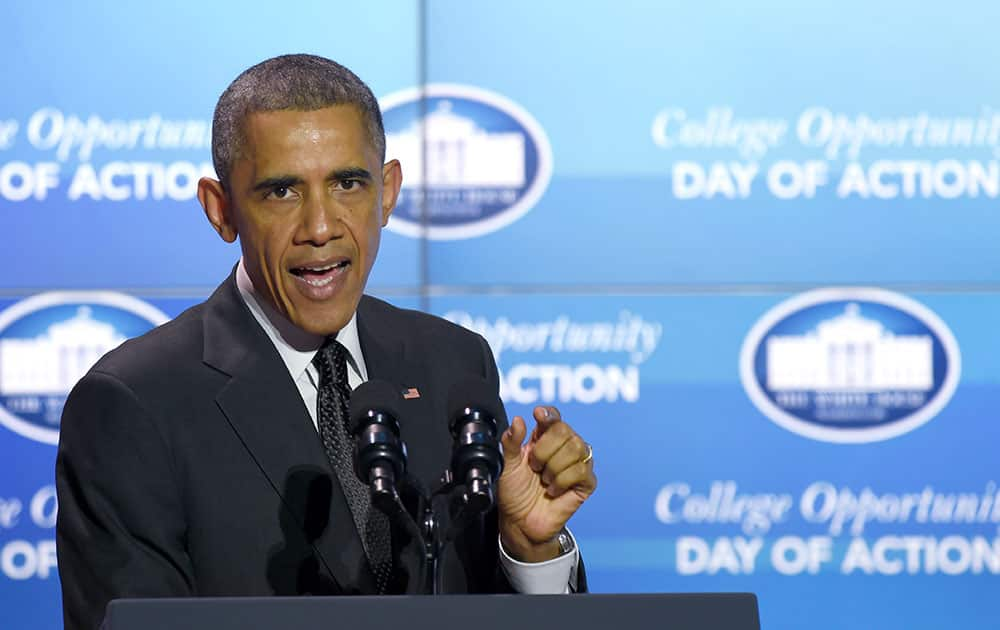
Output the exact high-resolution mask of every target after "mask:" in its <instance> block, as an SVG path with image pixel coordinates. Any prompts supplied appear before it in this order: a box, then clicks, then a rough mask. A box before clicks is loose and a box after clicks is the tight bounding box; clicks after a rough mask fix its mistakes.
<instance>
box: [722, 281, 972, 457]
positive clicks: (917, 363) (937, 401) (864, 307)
mask: <svg viewBox="0 0 1000 630" xmlns="http://www.w3.org/2000/svg"><path fill="white" fill-rule="evenodd" d="M960 371H961V358H960V355H959V349H958V343H957V342H956V341H955V337H954V336H953V335H952V333H951V331H950V330H949V329H948V327H947V326H946V325H945V323H944V322H943V321H941V319H940V318H939V317H938V316H937V315H935V314H934V313H933V312H932V311H931V310H930V309H928V308H927V307H925V306H924V305H922V304H920V303H919V302H916V301H915V300H912V299H910V298H908V297H906V296H903V295H900V294H898V293H893V292H891V291H886V290H883V289H874V288H849V287H848V288H829V289H819V290H815V291H809V292H807V293H803V294H801V295H797V296H795V297H793V298H790V299H788V300H786V301H784V302H782V303H780V304H778V305H777V306H775V307H774V308H772V309H771V310H770V311H768V312H767V313H765V314H764V316H763V317H761V319H760V320H759V321H758V322H757V323H756V324H755V325H754V327H753V328H752V329H751V330H750V333H749V334H748V335H747V338H746V340H745V341H744V343H743V349H742V351H741V352H740V379H741V380H742V382H743V387H744V389H745V390H746V392H747V395H748V396H749V397H750V400H752V401H753V403H754V405H756V406H757V408H758V409H759V410H760V411H761V412H762V413H763V414H764V415H766V416H767V417H768V418H770V419H771V420H772V421H774V422H775V423H776V424H778V425H779V426H781V427H784V428H785V429H788V430H789V431H792V432H794V433H798V434H799V435H803V436H805V437H808V438H812V439H814V440H821V441H824V442H839V443H861V442H877V441H880V440H887V439H889V438H893V437H896V436H899V435H902V434H904V433H907V432H909V431H912V430H913V429H915V428H917V427H919V426H920V425H922V424H924V423H926V422H927V421H928V420H930V419H931V418H933V417H934V416H935V415H937V414H938V412H940V411H941V410H942V409H943V408H944V406H945V405H946V404H947V403H948V401H949V400H950V399H951V396H952V394H953V393H954V392H955V388H956V387H957V385H958V379H959V373H960Z"/></svg>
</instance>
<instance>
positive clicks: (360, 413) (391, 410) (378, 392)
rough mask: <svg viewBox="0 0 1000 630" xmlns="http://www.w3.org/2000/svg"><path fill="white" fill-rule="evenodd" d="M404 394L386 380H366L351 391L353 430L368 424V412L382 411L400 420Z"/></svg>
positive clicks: (355, 431) (354, 431) (353, 431)
mask: <svg viewBox="0 0 1000 630" xmlns="http://www.w3.org/2000/svg"><path fill="white" fill-rule="evenodd" d="M402 400H403V395H402V393H400V391H399V389H397V388H396V387H393V386H392V385H390V384H389V383H387V382H386V381H379V380H371V381H365V382H364V383H362V384H361V385H359V386H358V387H357V389H355V390H354V391H353V392H351V428H352V429H351V430H352V433H357V431H358V429H360V428H361V426H362V425H364V424H367V422H366V420H367V418H368V412H370V411H380V412H382V413H384V414H386V415H390V416H392V417H393V418H395V419H396V420H397V421H398V420H399V409H400V406H401V404H400V403H401V402H402Z"/></svg>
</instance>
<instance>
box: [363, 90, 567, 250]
mask: <svg viewBox="0 0 1000 630" xmlns="http://www.w3.org/2000/svg"><path fill="white" fill-rule="evenodd" d="M380 104H381V107H382V118H383V123H384V125H385V132H386V158H387V159H398V160H399V161H400V163H401V164H402V167H403V189H402V191H401V192H400V197H399V199H398V201H397V203H396V209H395V211H394V212H393V215H392V218H391V219H390V220H389V224H388V227H389V229H391V230H393V231H395V232H398V233H400V234H405V235H406V236H411V237H423V236H426V237H427V238H431V239H436V240H452V239H464V238H472V237H475V236H481V235H483V234H488V233H490V232H493V231H496V230H499V229H500V228H502V227H505V226H507V225H510V224H511V223H513V222H514V221H516V220H517V219H519V218H521V217H522V216H524V214H525V213H527V212H528V211H529V210H531V209H532V208H533V207H534V205H535V204H536V203H537V202H538V200H539V199H540V198H541V196H542V194H543V193H544V192H545V189H546V187H547V186H548V183H549V179H550V178H551V176H552V148H551V146H550V145H549V140H548V138H547V137H546V135H545V132H544V130H543V129H542V127H541V125H539V124H538V122H537V121H536V120H535V119H534V117H532V115H531V114H529V113H528V112H527V111H526V110H525V109H524V108H522V107H521V106H520V105H518V104H517V103H515V102H513V101H511V100H510V99H508V98H506V97H504V96H501V95H499V94H496V93H494V92H490V91H487V90H484V89H481V88H477V87H471V86H467V85H453V84H443V83H437V84H429V85H427V86H426V87H424V88H422V89H421V88H411V89H408V90H403V91H401V92H396V93H393V94H390V95H389V96H386V97H385V98H384V99H382V100H381V102H380Z"/></svg>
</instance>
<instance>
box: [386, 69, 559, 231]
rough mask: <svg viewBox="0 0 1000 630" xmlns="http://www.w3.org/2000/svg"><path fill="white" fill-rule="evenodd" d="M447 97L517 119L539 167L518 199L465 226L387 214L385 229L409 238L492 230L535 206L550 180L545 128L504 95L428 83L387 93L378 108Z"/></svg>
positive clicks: (549, 146) (550, 172) (463, 86)
mask: <svg viewBox="0 0 1000 630" xmlns="http://www.w3.org/2000/svg"><path fill="white" fill-rule="evenodd" d="M449 96H451V97H456V98H465V99H469V100H476V101H480V102H482V103H485V104H486V105H489V106H491V107H493V108H494V109H497V110H499V111H502V112H503V113H505V114H507V115H508V116H510V117H512V118H513V119H514V120H516V121H517V123H518V124H519V125H521V128H522V129H524V130H525V131H527V132H528V136H529V137H530V138H531V140H532V142H534V143H535V148H536V150H537V151H538V168H537V171H536V173H535V178H534V180H533V181H532V182H531V185H530V186H528V189H527V190H526V191H524V194H523V195H522V196H521V198H520V199H518V200H517V201H516V202H515V203H514V204H513V205H511V206H510V207H509V208H507V209H506V210H503V211H502V212H500V213H499V214H496V215H494V216H492V217H490V218H488V219H484V220H481V221H475V222H473V223H469V224H466V225H449V226H434V225H428V226H426V227H425V226H423V225H420V224H419V223H414V222H413V221H410V220H407V219H402V218H399V217H397V216H396V215H395V214H393V215H390V217H389V223H388V225H386V228H388V229H389V230H392V231H393V232H396V233H398V234H402V235H404V236H409V237H411V238H423V237H426V238H429V239H431V240H434V241H454V240H459V239H465V238H474V237H476V236H483V235H484V234H489V233H490V232H495V231H497V230H499V229H501V228H504V227H507V226H508V225H510V224H511V223H513V222H514V221H517V220H518V219H520V218H521V217H523V216H524V215H525V214H527V213H528V211H529V210H531V209H532V208H534V207H535V204H536V203H538V201H539V200H540V199H541V198H542V195H543V194H544V193H545V191H546V189H548V187H549V181H550V180H551V179H552V145H551V144H550V143H549V137H548V136H547V135H546V134H545V130H544V129H542V126H541V124H539V122H538V121H537V120H535V117H534V116H532V115H531V114H530V113H529V112H528V110H526V109H524V108H523V107H521V106H520V105H518V104H517V103H515V102H514V101H512V100H510V99H509V98H507V97H506V96H502V95H500V94H497V93H496V92H491V91H489V90H485V89H483V88H479V87H473V86H471V85H462V84H459V83H428V84H427V85H425V86H423V87H412V88H407V89H405V90H399V91H398V92H393V93H391V94H388V95H387V96H385V97H383V98H381V99H379V107H381V109H382V111H383V112H385V111H387V110H389V109H392V108H393V107H397V106H399V105H403V104H407V103H411V102H415V101H418V100H420V99H421V98H429V97H434V98H437V97H449ZM386 157H388V156H386ZM402 166H403V180H404V181H405V180H406V165H405V164H404V165H402Z"/></svg>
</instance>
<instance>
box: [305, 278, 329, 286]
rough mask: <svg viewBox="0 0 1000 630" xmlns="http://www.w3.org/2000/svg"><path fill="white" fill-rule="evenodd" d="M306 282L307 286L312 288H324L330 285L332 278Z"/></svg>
mask: <svg viewBox="0 0 1000 630" xmlns="http://www.w3.org/2000/svg"><path fill="white" fill-rule="evenodd" d="M306 282H308V283H309V284H311V285H313V286H314V287H324V286H326V285H328V284H330V283H331V282H333V278H321V279H316V280H311V279H310V280H306Z"/></svg>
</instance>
